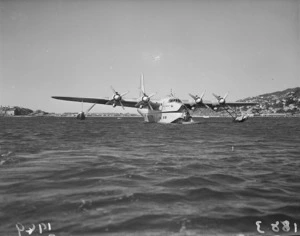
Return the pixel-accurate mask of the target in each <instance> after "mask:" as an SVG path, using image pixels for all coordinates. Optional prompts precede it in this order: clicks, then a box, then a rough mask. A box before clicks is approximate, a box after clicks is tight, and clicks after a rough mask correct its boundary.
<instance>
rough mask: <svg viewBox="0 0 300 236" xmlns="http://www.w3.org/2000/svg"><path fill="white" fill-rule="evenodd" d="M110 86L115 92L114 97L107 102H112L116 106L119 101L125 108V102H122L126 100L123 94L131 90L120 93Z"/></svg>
mask: <svg viewBox="0 0 300 236" xmlns="http://www.w3.org/2000/svg"><path fill="white" fill-rule="evenodd" d="M110 88H111V90H112V91H113V92H114V95H113V96H112V99H111V100H109V101H108V102H107V103H106V104H112V105H113V107H115V106H116V105H117V103H119V104H120V105H121V106H122V108H123V109H125V108H124V106H123V103H122V101H124V100H123V96H125V95H126V94H127V93H129V91H127V92H125V93H122V94H119V93H118V92H117V91H116V90H115V89H114V88H113V87H112V86H110Z"/></svg>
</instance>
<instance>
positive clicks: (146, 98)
mask: <svg viewBox="0 0 300 236" xmlns="http://www.w3.org/2000/svg"><path fill="white" fill-rule="evenodd" d="M142 100H143V102H149V101H150V98H149V97H148V96H146V95H145V96H143V98H142Z"/></svg>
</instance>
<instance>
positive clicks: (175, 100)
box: [169, 98, 182, 103]
mask: <svg viewBox="0 0 300 236" xmlns="http://www.w3.org/2000/svg"><path fill="white" fill-rule="evenodd" d="M169 102H177V103H182V102H181V101H180V99H178V98H170V99H169Z"/></svg>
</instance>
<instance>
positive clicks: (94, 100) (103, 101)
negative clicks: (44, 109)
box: [52, 96, 138, 108]
mask: <svg viewBox="0 0 300 236" xmlns="http://www.w3.org/2000/svg"><path fill="white" fill-rule="evenodd" d="M52 98H54V99H58V100H64V101H71V102H86V103H96V104H104V105H111V104H107V103H108V102H109V101H110V100H111V99H109V98H81V97H60V96H53V97H52ZM137 102H138V99H134V98H133V99H127V98H126V100H125V99H123V100H122V104H123V106H124V107H134V108H136V106H135V105H136V103H137ZM116 105H117V106H120V104H118V103H116Z"/></svg>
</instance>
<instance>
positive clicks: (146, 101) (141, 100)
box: [135, 74, 156, 110]
mask: <svg viewBox="0 0 300 236" xmlns="http://www.w3.org/2000/svg"><path fill="white" fill-rule="evenodd" d="M140 89H141V95H142V96H141V97H140V98H139V99H138V103H137V104H135V106H136V107H140V106H142V105H143V104H147V105H148V107H149V108H150V109H151V110H153V107H152V106H151V103H150V99H151V98H152V97H153V96H154V95H155V94H156V93H151V94H150V95H149V96H148V95H147V94H146V92H145V87H144V75H143V74H141V88H140Z"/></svg>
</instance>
